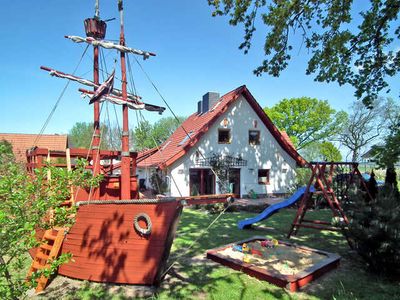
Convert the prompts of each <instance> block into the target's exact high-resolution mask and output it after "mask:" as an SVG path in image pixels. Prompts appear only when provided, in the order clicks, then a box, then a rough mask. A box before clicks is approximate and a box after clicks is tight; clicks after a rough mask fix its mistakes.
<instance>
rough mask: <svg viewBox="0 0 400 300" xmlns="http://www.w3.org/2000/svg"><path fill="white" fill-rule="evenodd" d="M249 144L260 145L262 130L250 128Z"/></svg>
mask: <svg viewBox="0 0 400 300" xmlns="http://www.w3.org/2000/svg"><path fill="white" fill-rule="evenodd" d="M249 144H250V145H260V131H259V130H249Z"/></svg>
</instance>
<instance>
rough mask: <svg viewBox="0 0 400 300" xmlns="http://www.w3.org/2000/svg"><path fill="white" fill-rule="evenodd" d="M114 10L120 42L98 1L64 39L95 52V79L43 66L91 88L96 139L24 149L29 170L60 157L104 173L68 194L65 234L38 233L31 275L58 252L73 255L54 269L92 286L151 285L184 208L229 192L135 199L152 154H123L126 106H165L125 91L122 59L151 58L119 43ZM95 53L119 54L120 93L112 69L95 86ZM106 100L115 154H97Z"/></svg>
mask: <svg viewBox="0 0 400 300" xmlns="http://www.w3.org/2000/svg"><path fill="white" fill-rule="evenodd" d="M118 10H119V14H120V38H119V43H118V44H116V43H113V42H108V41H105V40H104V38H105V35H106V23H105V22H104V21H102V20H101V19H100V17H99V12H98V1H96V14H95V17H94V18H89V19H86V20H85V22H84V25H85V30H86V37H78V36H66V38H68V39H70V40H72V41H74V42H76V43H87V45H88V47H89V46H92V47H93V58H94V59H93V60H94V63H93V81H91V80H87V79H83V78H80V77H77V76H74V75H70V74H66V73H63V72H60V71H57V70H55V69H52V68H48V67H41V69H43V70H45V71H48V72H49V73H50V75H52V76H55V77H59V78H65V79H68V80H70V81H76V82H79V83H81V84H83V85H86V86H89V87H91V88H93V89H94V90H93V91H88V90H84V89H80V91H81V92H82V93H83V94H85V95H88V96H89V97H90V99H91V100H90V103H92V104H93V107H94V134H93V137H92V143H91V147H90V149H67V151H66V152H63V151H52V152H49V150H48V149H42V148H33V149H32V150H30V151H28V152H27V159H28V164H27V168H28V170H29V171H33V170H34V169H35V168H40V167H42V166H43V165H44V164H45V162H46V161H50V160H54V159H57V158H63V159H65V161H66V164H55V166H59V167H68V168H69V169H71V168H73V167H74V165H73V164H74V161H75V159H77V158H86V159H87V160H88V161H89V162H90V164H89V167H88V169H90V171H91V172H92V173H93V175H94V176H96V175H98V174H103V176H104V179H103V180H102V182H101V183H100V186H99V187H98V188H93V189H90V190H86V189H78V188H77V189H75V190H74V191H73V193H71V194H72V195H71V199H70V201H69V202H68V205H77V206H78V210H77V213H76V216H75V218H76V221H75V223H74V225H72V227H71V228H70V229H69V230H67V231H65V232H64V231H63V230H64V229H58V228H54V229H51V230H48V231H45V232H44V233H43V234H42V235H41V236H40V238H42V240H43V243H42V245H41V246H40V247H39V248H38V249H37V250H36V251H35V252H33V251H32V253H31V254H32V255H33V258H34V260H33V263H32V267H31V269H30V273H31V272H34V271H36V270H40V269H42V268H44V267H46V266H47V265H48V262H49V260H51V259H52V258H54V257H56V256H57V255H58V254H59V253H71V254H72V257H73V259H72V260H71V261H70V262H68V263H66V264H64V265H62V266H61V267H60V268H59V270H58V273H59V274H61V275H65V276H68V277H71V278H77V279H84V280H90V281H97V282H111V283H126V284H144V285H154V284H157V283H158V282H160V280H161V278H162V275H163V273H164V271H165V267H166V262H167V259H168V256H169V252H170V249H171V245H172V241H173V238H174V234H175V231H176V228H177V224H178V220H179V216H180V213H181V211H182V207H183V205H186V204H189V205H190V204H202V203H216V202H223V201H226V199H227V198H228V197H229V196H231V195H230V194H224V195H211V196H201V197H197V198H196V197H190V198H168V197H163V198H155V199H139V192H138V183H137V176H136V165H137V163H138V162H140V161H141V160H143V159H145V158H146V157H148V156H149V155H151V154H152V151H153V150H149V151H144V152H140V153H137V152H131V151H129V128H128V109H135V110H148V111H155V112H158V113H162V112H163V111H164V110H165V108H164V107H160V106H156V105H152V104H148V103H145V102H142V101H141V97H139V96H137V95H134V94H130V93H128V92H127V74H126V73H127V72H126V62H125V61H126V58H127V56H128V55H130V54H134V55H140V56H143V57H144V58H145V59H147V58H149V57H151V56H155V54H154V53H151V52H147V51H142V50H136V49H133V48H130V47H127V46H126V45H125V37H124V18H123V5H122V0H119V1H118ZM100 48H105V49H111V50H114V51H118V52H119V57H120V63H121V66H120V68H121V82H122V87H121V90H118V89H115V88H113V81H114V76H115V74H114V72H112V73H111V75H109V77H108V79H107V80H105V81H104V83H102V84H100V82H99V51H100ZM104 101H110V102H112V103H115V104H120V105H122V120H123V126H122V138H121V145H122V149H121V151H111V150H100V143H101V131H100V112H101V107H100V105H101V103H102V102H104ZM189 138H190V137H189ZM45 285H46V279H41V280H40V281H39V287H38V290H42V289H43V288H44V287H45Z"/></svg>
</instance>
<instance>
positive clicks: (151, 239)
mask: <svg viewBox="0 0 400 300" xmlns="http://www.w3.org/2000/svg"><path fill="white" fill-rule="evenodd" d="M181 211H182V206H181V205H180V204H179V202H178V201H170V202H162V203H155V204H137V203H130V204H89V205H82V206H80V207H79V209H78V212H77V217H76V222H75V224H74V225H73V226H72V228H71V229H70V230H69V232H68V234H67V236H66V237H65V240H64V243H63V246H62V252H63V253H71V254H72V260H71V261H70V262H69V263H66V264H64V265H62V266H61V267H60V268H59V274H61V275H65V276H68V277H71V278H77V279H83V280H90V281H97V282H113V283H125V284H143V285H154V284H157V283H158V282H159V280H160V277H161V275H162V272H163V271H164V268H165V263H166V260H167V258H168V256H169V252H170V249H171V244H172V240H173V237H174V235H175V231H176V227H177V223H178V221H179V215H180V213H181ZM140 213H146V214H147V215H148V216H149V217H150V220H151V223H152V230H151V233H150V234H149V235H148V236H147V237H145V236H142V235H141V234H140V233H138V232H137V231H136V230H135V228H134V219H135V217H136V216H137V215H138V214H140ZM141 226H145V224H144V222H143V224H141Z"/></svg>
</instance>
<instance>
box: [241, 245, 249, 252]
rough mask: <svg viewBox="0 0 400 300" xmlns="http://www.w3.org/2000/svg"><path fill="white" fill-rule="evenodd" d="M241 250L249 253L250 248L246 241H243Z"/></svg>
mask: <svg viewBox="0 0 400 300" xmlns="http://www.w3.org/2000/svg"><path fill="white" fill-rule="evenodd" d="M242 252H243V253H249V252H250V248H249V246H248V245H247V244H246V243H244V244H243V245H242Z"/></svg>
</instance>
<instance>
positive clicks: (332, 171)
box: [238, 162, 372, 238]
mask: <svg viewBox="0 0 400 300" xmlns="http://www.w3.org/2000/svg"><path fill="white" fill-rule="evenodd" d="M308 167H309V168H310V170H311V177H310V180H309V182H308V184H307V186H303V187H301V188H299V189H298V190H297V191H296V192H295V193H294V194H293V195H292V196H290V197H289V198H287V199H285V200H284V201H282V202H279V203H276V204H274V205H271V206H269V207H267V208H266V209H265V210H264V211H263V212H262V213H260V214H259V215H257V216H255V217H253V218H249V219H246V220H242V221H239V222H238V227H239V228H240V229H248V228H250V227H251V225H252V224H254V223H256V222H260V221H262V220H265V219H267V218H269V217H270V216H272V215H273V214H274V213H277V212H278V211H279V210H280V209H281V208H285V207H289V206H291V205H293V204H295V203H296V202H298V201H300V202H299V208H298V210H297V213H296V217H295V218H294V220H293V223H292V225H291V228H290V231H289V234H288V238H290V236H291V235H293V234H296V233H297V232H298V230H299V228H300V227H306V228H313V229H318V230H332V231H339V230H341V229H340V228H339V227H334V226H333V225H332V223H331V222H327V221H322V220H310V219H305V218H304V216H305V214H306V212H307V210H308V209H309V208H310V207H312V206H314V204H315V203H314V201H313V197H318V196H322V197H321V203H322V202H323V201H325V202H326V203H327V204H328V206H329V208H330V209H331V210H332V213H333V216H334V217H335V218H336V219H337V220H338V221H339V222H342V223H344V224H346V225H347V224H348V223H349V221H348V219H347V217H346V214H345V213H344V211H343V208H342V205H341V203H342V202H343V201H346V200H347V198H348V190H349V187H350V185H351V184H352V183H356V181H358V183H359V184H360V185H361V188H362V189H363V190H365V192H366V193H367V194H368V196H369V198H370V199H372V197H371V194H370V193H369V191H368V188H367V186H366V184H365V180H363V177H362V174H361V172H360V171H359V169H358V163H355V162H310V163H308ZM304 223H307V224H304Z"/></svg>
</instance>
